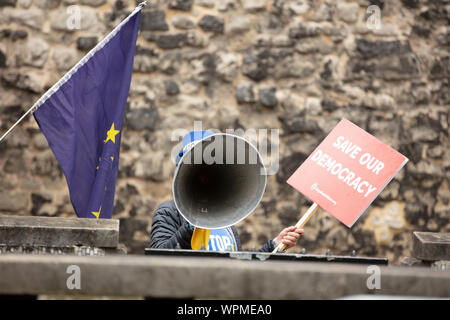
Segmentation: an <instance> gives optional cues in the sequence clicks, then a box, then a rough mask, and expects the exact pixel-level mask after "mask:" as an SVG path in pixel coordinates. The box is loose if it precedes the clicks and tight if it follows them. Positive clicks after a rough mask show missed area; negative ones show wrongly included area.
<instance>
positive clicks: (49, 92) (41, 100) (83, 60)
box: [0, 1, 147, 143]
mask: <svg viewBox="0 0 450 320" xmlns="http://www.w3.org/2000/svg"><path fill="white" fill-rule="evenodd" d="M146 5H147V1H143V2H141V3H139V5H138V6H137V7H136V8H135V9H134V10H133V12H131V13H130V14H129V15H128V17H126V18H125V20H123V21H122V22H121V23H120V24H119V25H118V26H117V27H115V28H114V29H113V30H112V31H111V32H110V33H109V34H108V35H107V36H106V37H105V38H104V39H103V40H102V41H100V42H99V43H98V44H97V45H96V46H95V47H94V48H92V49H91V50H90V51H89V52H88V53H87V54H86V55H85V56H84V57H83V58H81V60H80V61H78V63H77V64H76V65H74V66H73V67H72V69H70V70H69V71H68V72H67V73H66V74H65V75H64V76H63V77H62V78H61V79H60V80H59V81H58V82H57V83H55V84H54V85H53V86H52V87H51V88H50V89H48V90H47V92H45V93H44V94H43V95H42V96H41V97H40V98H39V99H38V100H37V101H36V103H35V104H34V105H33V106H32V107H31V108H30V109H28V111H27V112H25V113H24V114H23V115H22V116H21V117H20V119H19V120H17V121H16V123H14V124H13V125H12V126H11V128H9V129H8V130H7V131H6V132H5V133H4V134H3V135H2V136H1V137H0V143H1V142H2V141H3V140H4V139H5V138H6V136H7V135H9V133H10V132H11V131H12V130H13V129H14V128H15V127H16V126H17V125H18V124H19V123H21V122H22V121H23V119H25V118H26V117H27V116H28V115H29V114H30V113H32V112H34V111H36V110H37V108H39V106H41V105H42V104H43V103H44V102H45V101H46V100H47V99H48V98H50V97H51V96H52V95H53V93H55V92H56V91H57V90H58V89H59V88H60V87H61V86H62V85H63V84H64V83H66V82H67V81H68V80H69V79H70V78H71V77H72V75H73V74H74V73H75V72H76V71H77V70H78V69H79V68H80V67H81V66H83V65H84V64H85V63H86V62H87V61H88V60H89V59H90V58H91V57H92V56H93V55H94V54H95V53H96V52H97V51H98V50H100V49H101V48H103V47H104V46H105V45H106V43H108V42H109V40H111V38H112V37H114V36H115V35H116V34H117V32H118V31H119V30H120V28H121V27H122V26H123V25H124V24H125V23H127V22H128V20H130V18H131V17H132V16H133V15H135V14H136V13H137V12H138V11H140V10H141V9H142V8H143V7H144V6H146Z"/></svg>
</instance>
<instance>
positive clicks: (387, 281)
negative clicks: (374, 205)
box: [0, 254, 450, 299]
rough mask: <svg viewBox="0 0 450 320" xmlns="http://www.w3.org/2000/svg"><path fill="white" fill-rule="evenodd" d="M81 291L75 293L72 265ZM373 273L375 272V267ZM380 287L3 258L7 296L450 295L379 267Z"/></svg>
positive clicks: (147, 260) (274, 275) (196, 265)
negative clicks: (69, 281)
mask: <svg viewBox="0 0 450 320" xmlns="http://www.w3.org/2000/svg"><path fill="white" fill-rule="evenodd" d="M71 265H76V266H78V267H79V268H80V274H81V278H80V280H81V283H80V284H81V288H80V290H70V289H68V288H67V279H68V277H69V274H68V273H67V270H68V267H69V266H71ZM372 267H373V266H372ZM379 268H380V269H379V272H380V274H381V277H380V288H379V289H370V288H368V285H367V282H368V278H369V277H370V276H371V275H372V273H371V271H370V270H372V269H368V267H367V266H366V265H350V264H343V263H332V264H331V263H330V264H328V263H314V262H302V263H296V262H292V261H267V260H266V261H253V260H252V261H247V260H236V259H223V258H200V257H157V256H150V257H145V256H134V255H127V256H104V257H96V256H92V257H82V256H80V257H79V256H50V255H42V256H41V255H15V254H5V255H1V256H0V270H2V274H1V276H0V294H10V295H11V294H16V295H19V294H35V295H36V294H41V295H42V294H60V295H68V296H71V295H77V296H80V295H81V296H96V295H101V296H110V297H114V296H116V297H153V298H212V299H215V298H219V299H334V298H340V297H345V296H351V295H360V294H368V295H375V296H373V297H374V298H375V297H376V295H391V296H393V295H395V296H399V295H400V296H421V297H449V296H450V273H449V272H438V271H433V270H431V269H429V268H416V267H383V266H381V267H379Z"/></svg>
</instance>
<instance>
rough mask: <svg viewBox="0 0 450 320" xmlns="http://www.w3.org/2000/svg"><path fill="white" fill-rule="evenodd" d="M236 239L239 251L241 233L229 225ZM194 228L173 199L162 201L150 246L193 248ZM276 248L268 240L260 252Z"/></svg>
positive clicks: (153, 223)
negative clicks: (179, 210)
mask: <svg viewBox="0 0 450 320" xmlns="http://www.w3.org/2000/svg"><path fill="white" fill-rule="evenodd" d="M229 228H230V231H231V232H232V233H233V235H234V238H235V240H236V247H237V250H238V251H242V245H241V241H240V239H239V233H238V231H237V229H236V227H235V226H231V227H229ZM192 233H193V231H192V229H191V228H190V226H189V223H188V222H187V221H186V220H185V219H184V218H183V216H182V215H181V214H180V213H179V212H178V209H177V207H176V206H175V203H174V202H173V200H171V201H167V202H164V203H162V204H161V205H160V206H159V207H158V209H156V211H155V213H154V216H153V222H152V229H151V231H150V248H160V249H175V248H177V244H178V245H179V247H180V248H181V249H191V238H192ZM273 249H275V247H274V245H273V241H272V240H269V241H267V242H266V243H265V244H264V246H262V248H260V249H259V250H258V251H259V252H272V251H273Z"/></svg>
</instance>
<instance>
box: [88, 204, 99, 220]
mask: <svg viewBox="0 0 450 320" xmlns="http://www.w3.org/2000/svg"><path fill="white" fill-rule="evenodd" d="M100 212H102V206H100V209H98V211H92V212H91V213H92V214H93V215H94V216H95V217H96V218H97V220H98V218H99V217H100Z"/></svg>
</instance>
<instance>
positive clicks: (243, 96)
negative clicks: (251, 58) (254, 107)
mask: <svg viewBox="0 0 450 320" xmlns="http://www.w3.org/2000/svg"><path fill="white" fill-rule="evenodd" d="M236 100H237V101H238V103H245V102H247V103H252V102H255V101H256V100H255V95H254V93H253V86H252V85H251V84H250V83H248V82H244V83H240V84H239V85H238V87H237V90H236Z"/></svg>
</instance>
